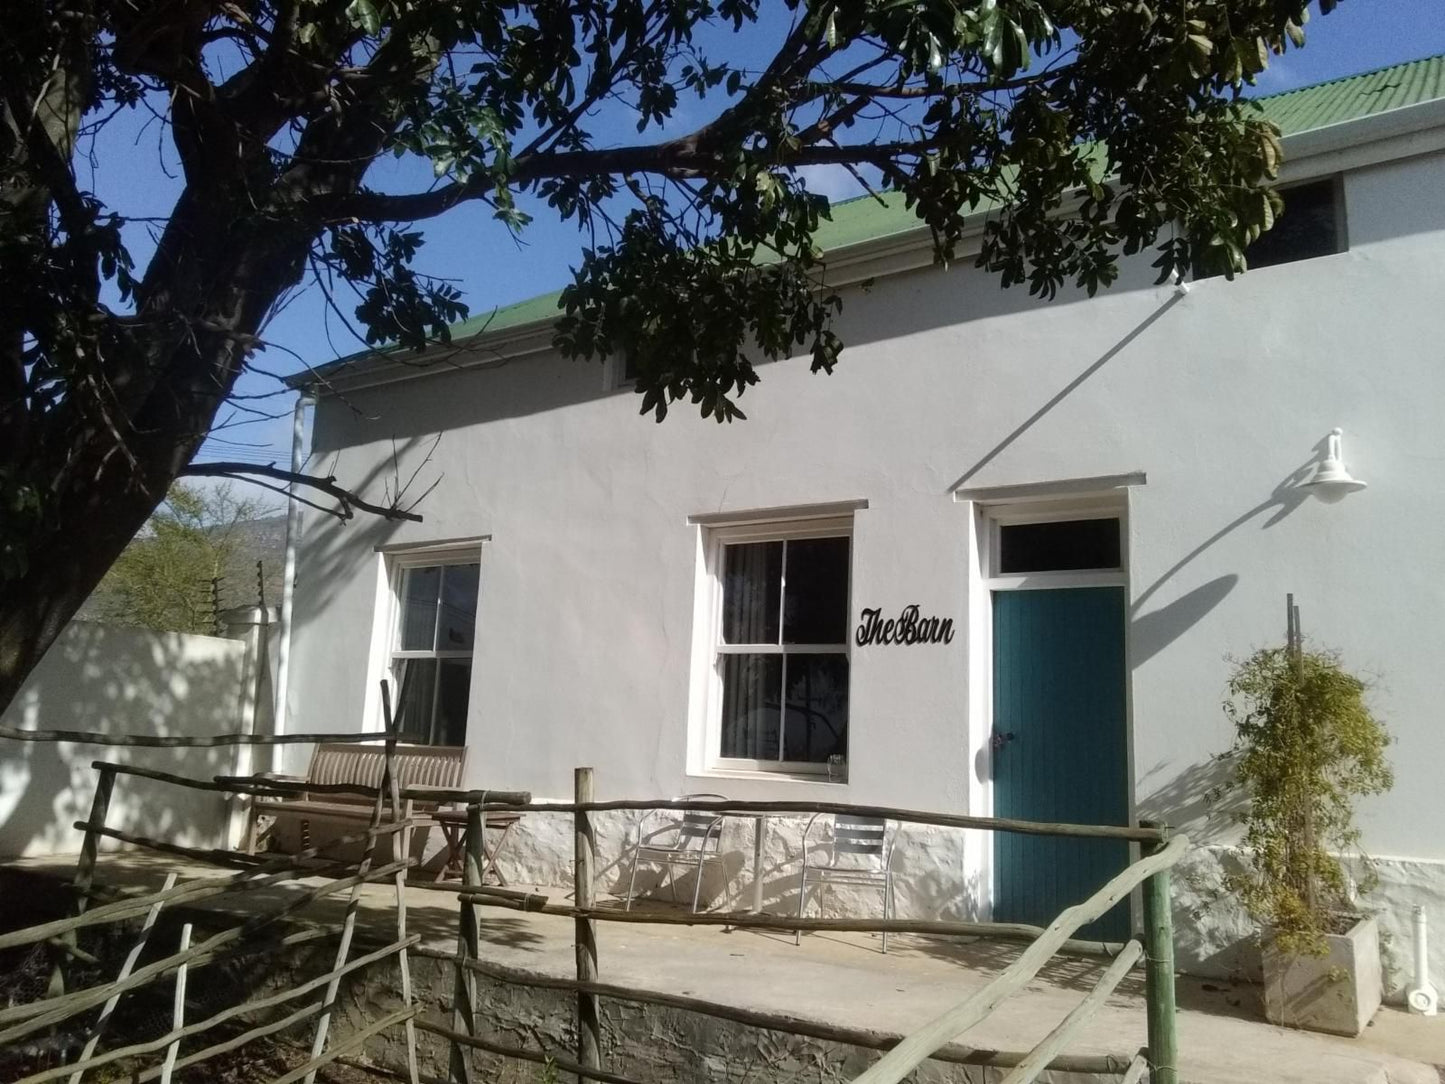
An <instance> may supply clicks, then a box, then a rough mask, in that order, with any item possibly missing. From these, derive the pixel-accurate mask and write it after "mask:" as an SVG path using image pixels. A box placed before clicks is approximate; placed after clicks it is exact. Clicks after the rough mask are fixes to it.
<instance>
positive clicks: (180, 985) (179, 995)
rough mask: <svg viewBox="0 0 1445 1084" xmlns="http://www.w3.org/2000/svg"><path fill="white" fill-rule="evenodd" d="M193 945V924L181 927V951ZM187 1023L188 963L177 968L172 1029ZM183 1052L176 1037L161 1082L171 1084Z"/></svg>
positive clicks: (164, 1064)
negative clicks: (179, 1057)
mask: <svg viewBox="0 0 1445 1084" xmlns="http://www.w3.org/2000/svg"><path fill="white" fill-rule="evenodd" d="M190 947H191V924H190V923H189V922H187V923H186V924H185V925H184V926H182V927H181V947H180V951H181V952H185V951H186V949H188V948H190ZM185 1023H186V964H185V963H184V962H183V963H182V964H181V966H180V967H178V968H176V995H175V1000H174V1002H173V1004H172V1006H171V1030H172V1031H180V1030H181V1028H182V1027H184V1026H185ZM180 1052H181V1041H180V1039H176V1040H175V1041H174V1042H172V1043H170V1044H169V1045H168V1046H167V1047H166V1058H165V1061H164V1062H162V1063H161V1084H171V1073H172V1072H173V1071H174V1070H175V1067H176V1055H177V1054H179V1053H180Z"/></svg>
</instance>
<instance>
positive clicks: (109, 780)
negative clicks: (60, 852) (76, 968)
mask: <svg viewBox="0 0 1445 1084" xmlns="http://www.w3.org/2000/svg"><path fill="white" fill-rule="evenodd" d="M114 791H115V769H114V768H101V769H100V775H99V776H98V777H97V778H96V781H95V798H94V799H92V800H91V803H90V818H89V819H88V820H87V821H86V822H85V839H84V840H83V841H82V842H81V844H80V860H79V861H78V862H76V864H75V881H74V882H73V883H72V888H73V889H74V893H75V899H74V900H73V901H72V904H71V906H72V908H73V910H72V912H71V913H72V914H73V915H83V914H85V909H86V908H87V907H89V906H90V886H91V882H92V881H94V879H95V857H96V852H97V851H98V850H99V848H100V836H101V833H100V831H99V829H102V828H104V827H105V818H106V816H107V814H109V812H110V796H111V794H112V793H113V792H114ZM59 942H60V943H59V945H57V946H56V951H55V952H54V954H53V956H52V964H51V969H50V987H49V990H48V996H50V997H55V996H57V995H59V994H63V993H65V991H66V989H67V973H68V971H69V967H70V960H71V953H70V952H69V950H70V949H73V948H76V947H77V945H78V944H79V941H78V939H77V937H76V935H75V931H74V930H67V931H66V932H65V933H63V934H61V935H60V938H59Z"/></svg>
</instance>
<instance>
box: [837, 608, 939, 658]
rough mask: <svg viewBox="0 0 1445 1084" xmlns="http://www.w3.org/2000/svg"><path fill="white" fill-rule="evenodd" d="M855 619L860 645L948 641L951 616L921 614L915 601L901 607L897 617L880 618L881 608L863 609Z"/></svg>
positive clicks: (857, 639) (856, 638)
mask: <svg viewBox="0 0 1445 1084" xmlns="http://www.w3.org/2000/svg"><path fill="white" fill-rule="evenodd" d="M862 618H863V620H861V621H860V622H858V634H857V636H856V637H855V640H856V642H857V644H858V646H859V647H867V646H868V645H869V644H951V643H952V642H953V618H951V617H944V618H938V617H923V616H922V615H921V614H920V613H919V607H918V603H916V602H914V603H910V604H909V605H907V606H905V607H903V612H902V613H901V614H899V615H898V616H897V617H890V618H888V619H887V620H886V621H885V620H884V619H883V611H882V609H880V608H871V609H866V610H864V611H863V613H862Z"/></svg>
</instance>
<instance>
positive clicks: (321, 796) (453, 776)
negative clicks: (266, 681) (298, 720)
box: [244, 742, 467, 861]
mask: <svg viewBox="0 0 1445 1084" xmlns="http://www.w3.org/2000/svg"><path fill="white" fill-rule="evenodd" d="M466 763H467V750H466V746H462V745H398V746H396V750H395V753H394V755H393V758H392V764H393V766H394V768H395V770H396V775H397V784H398V786H401V787H442V788H448V789H460V788H461V785H462V777H463V773H464V771H465V769H466ZM385 766H386V753H385V750H384V748H383V747H382V746H381V745H354V744H349V743H347V744H343V743H339V742H338V743H334V744H331V743H328V744H322V745H318V746H317V747H316V751H315V752H314V753H312V754H311V766H310V767H309V768H308V769H307V771H306V777H305V779H302V780H300V782H303V783H314V784H318V785H324V784H330V783H352V784H359V785H361V786H366V787H379V786H381V777H382V772H383V771H384V769H385ZM374 804H375V803H374V800H373V799H371V798H368V797H365V796H363V795H350V794H326V793H316V794H311V793H303V794H302V795H300V796H299V797H296V798H257V799H255V800H254V801H252V803H251V811H250V814H249V815H248V816H247V819H246V835H245V844H244V845H245V849H246V853H247V854H255V853H256V848H257V846H258V845H259V844H260V843H261V837H262V833H261V832H259V831H258V828H259V824H258V822H259V820H260V818H261V817H273V818H277V819H279V818H281V817H296V818H299V819H300V821H301V847H302V849H303V850H304V849H306V848H307V847H310V846H311V821H312V820H352V821H369V820H370V819H371V811H372V806H373V805H374ZM441 808H442V803H439V802H427V801H421V800H415V799H410V798H408V799H404V800H403V801H402V810H401V813H402V817H403V818H413V817H414V818H418V819H422V820H431V821H433V822H435V817H436V814H437V813H438V812H439V811H440V810H441ZM410 835H411V834H410V833H409V832H408V833H406V836H407V839H408V840H410ZM404 849H405V850H410V847H409V846H407V847H406V848H404ZM452 849H453V847H452V844H451V841H450V840H448V850H449V852H450V851H451V850H452ZM447 858H448V861H450V860H451V858H452V855H451V854H450V853H449V854H448V856H447Z"/></svg>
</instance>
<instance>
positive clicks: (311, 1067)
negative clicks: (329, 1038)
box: [270, 1006, 416, 1084]
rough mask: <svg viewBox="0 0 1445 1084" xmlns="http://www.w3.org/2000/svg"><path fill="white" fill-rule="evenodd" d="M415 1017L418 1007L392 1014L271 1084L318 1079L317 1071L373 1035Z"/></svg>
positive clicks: (328, 1008)
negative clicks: (302, 1079) (303, 1078)
mask: <svg viewBox="0 0 1445 1084" xmlns="http://www.w3.org/2000/svg"><path fill="white" fill-rule="evenodd" d="M324 1011H328V1012H329V1011H330V1007H329V1006H328V1007H327V1008H326V1010H324ZM414 1016H416V1006H412V1007H411V1008H405V1009H397V1010H396V1012H394V1013H390V1014H388V1015H387V1016H384V1017H382V1018H381V1019H380V1020H378V1021H376V1022H375V1023H374V1024H368V1025H367V1026H366V1027H364V1028H362V1029H361V1030H360V1031H358V1032H356V1033H355V1034H353V1035H350V1036H348V1037H347V1038H346V1039H345V1041H343V1042H340V1043H337V1044H336V1045H335V1046H333V1047H332V1048H331V1049H330V1050H328V1051H326V1052H325V1053H324V1054H317V1055H316V1056H315V1057H313V1058H312V1059H311V1060H310V1061H308V1062H307V1063H306V1064H305V1065H303V1066H301V1067H300V1068H299V1069H292V1070H291V1072H289V1073H286V1074H285V1075H284V1076H279V1077H276V1078H275V1079H274V1080H272V1081H271V1082H270V1084H292V1082H293V1081H297V1080H300V1079H301V1078H302V1077H305V1078H306V1079H307V1080H314V1079H315V1077H316V1070H318V1069H320V1068H321V1067H322V1066H323V1065H326V1064H327V1063H328V1062H332V1061H335V1060H336V1059H337V1058H338V1057H340V1056H341V1055H342V1054H349V1053H351V1051H353V1050H355V1049H356V1048H357V1047H359V1046H362V1045H364V1044H365V1043H366V1040H367V1039H370V1038H371V1037H372V1036H373V1035H379V1034H380V1033H381V1032H383V1031H385V1030H386V1029H387V1028H389V1027H394V1026H395V1025H397V1024H400V1023H401V1022H402V1021H404V1020H410V1019H411V1018H412V1017H414Z"/></svg>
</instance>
